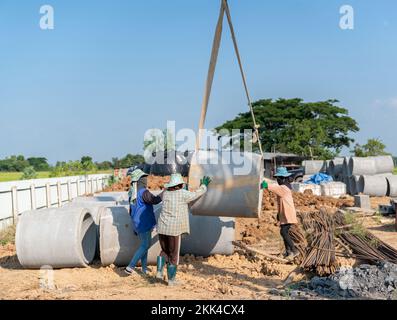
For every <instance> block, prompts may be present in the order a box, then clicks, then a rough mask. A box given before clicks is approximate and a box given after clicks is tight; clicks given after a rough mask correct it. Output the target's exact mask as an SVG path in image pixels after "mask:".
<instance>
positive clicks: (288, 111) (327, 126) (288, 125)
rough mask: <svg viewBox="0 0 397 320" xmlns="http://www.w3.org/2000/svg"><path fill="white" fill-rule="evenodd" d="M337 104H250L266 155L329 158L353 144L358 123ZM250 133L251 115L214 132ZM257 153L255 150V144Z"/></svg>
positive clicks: (243, 115) (287, 101)
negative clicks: (353, 133) (283, 153)
mask: <svg viewBox="0 0 397 320" xmlns="http://www.w3.org/2000/svg"><path fill="white" fill-rule="evenodd" d="M337 103H338V101H337V100H327V101H319V102H304V101H303V100H302V99H298V98H297V99H278V100H276V101H273V100H272V99H266V100H259V101H257V102H255V103H254V104H253V108H254V112H255V116H256V119H257V122H258V125H260V128H259V134H260V140H261V142H262V145H263V147H264V150H265V151H273V150H274V149H276V150H277V151H280V152H294V153H298V154H300V155H303V156H311V155H313V156H315V157H318V158H324V159H326V158H330V157H332V156H333V155H335V154H338V153H339V152H340V151H341V149H342V148H343V147H349V146H350V144H351V143H352V142H354V140H353V139H352V138H351V137H349V134H350V133H351V132H357V131H359V128H358V125H357V122H356V121H355V120H354V119H352V118H351V117H349V116H348V111H347V109H345V108H342V107H339V106H337ZM216 129H217V130H218V131H219V130H221V129H227V130H229V131H231V130H233V129H234V130H236V129H238V130H241V132H243V130H246V129H253V122H252V118H251V113H250V112H247V113H241V114H239V115H238V116H237V117H236V118H235V119H233V120H230V121H227V122H225V123H224V124H222V125H221V126H219V127H217V128H216ZM241 142H243V139H242V140H241ZM253 147H254V148H256V150H257V146H256V145H255V144H254V145H253Z"/></svg>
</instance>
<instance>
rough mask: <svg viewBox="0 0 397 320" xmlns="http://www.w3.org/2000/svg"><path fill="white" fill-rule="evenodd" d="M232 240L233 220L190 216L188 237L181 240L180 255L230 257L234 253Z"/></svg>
mask: <svg viewBox="0 0 397 320" xmlns="http://www.w3.org/2000/svg"><path fill="white" fill-rule="evenodd" d="M234 240H235V219H234V218H224V217H205V216H193V215H190V235H187V236H185V237H184V238H183V239H182V244H181V255H185V254H194V255H196V256H203V257H208V256H211V255H214V254H222V255H231V254H233V253H234V245H233V241H234Z"/></svg>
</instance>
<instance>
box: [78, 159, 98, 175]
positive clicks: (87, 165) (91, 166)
mask: <svg viewBox="0 0 397 320" xmlns="http://www.w3.org/2000/svg"><path fill="white" fill-rule="evenodd" d="M80 163H81V165H82V168H83V170H84V171H87V172H90V171H91V172H93V171H96V170H97V167H96V165H95V163H94V162H93V161H92V158H91V157H88V156H84V157H82V158H81V160H80Z"/></svg>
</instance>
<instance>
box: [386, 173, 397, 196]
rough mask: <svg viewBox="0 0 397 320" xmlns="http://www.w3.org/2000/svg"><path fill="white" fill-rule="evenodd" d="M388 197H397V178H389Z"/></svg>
mask: <svg viewBox="0 0 397 320" xmlns="http://www.w3.org/2000/svg"><path fill="white" fill-rule="evenodd" d="M386 179H387V184H388V186H387V196H388V197H393V198H394V197H397V176H394V175H392V176H387V177H386Z"/></svg>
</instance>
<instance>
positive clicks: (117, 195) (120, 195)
mask: <svg viewBox="0 0 397 320" xmlns="http://www.w3.org/2000/svg"><path fill="white" fill-rule="evenodd" d="M95 198H97V199H98V200H100V201H116V202H117V203H118V204H120V203H122V202H125V201H128V192H102V193H99V194H96V195H95Z"/></svg>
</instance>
